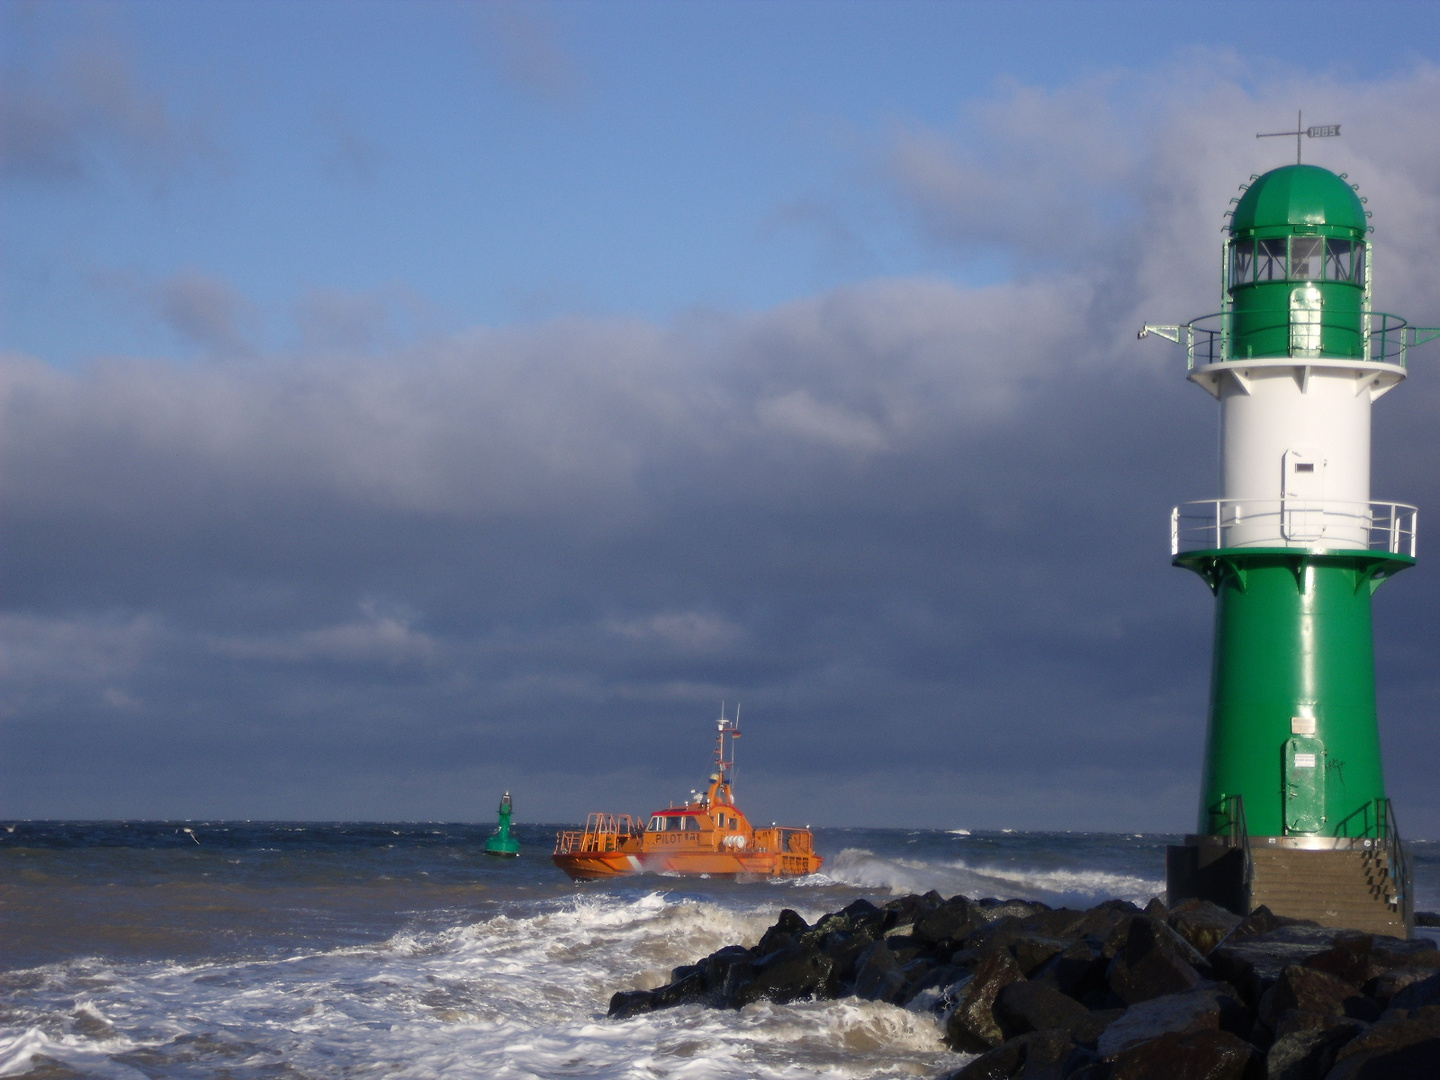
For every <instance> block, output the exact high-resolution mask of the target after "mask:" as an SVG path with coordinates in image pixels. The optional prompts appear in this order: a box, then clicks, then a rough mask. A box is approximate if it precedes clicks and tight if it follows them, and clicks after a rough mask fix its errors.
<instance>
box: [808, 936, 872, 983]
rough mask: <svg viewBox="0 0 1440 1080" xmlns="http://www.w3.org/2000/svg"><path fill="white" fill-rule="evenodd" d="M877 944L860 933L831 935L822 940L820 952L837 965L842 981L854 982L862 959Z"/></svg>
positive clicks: (869, 937)
mask: <svg viewBox="0 0 1440 1080" xmlns="http://www.w3.org/2000/svg"><path fill="white" fill-rule="evenodd" d="M874 944H875V939H874V938H872V937H871V936H870V935H869V934H867V933H865V932H863V931H859V932H856V933H853V934H850V933H840V932H835V933H829V934H826V935H825V936H824V937H823V938H822V939H821V940H820V951H821V952H823V953H824V954H825V955H826V956H828V957H830V959H831V961H832V962H833V963H834V964H835V974H836V976H837V977H839V978H840V979H841V980H842V981H854V978H855V973H856V972H857V971H858V970H859V965H860V958H861V957H862V956H863V955H864V954H865V953H866V951H867V950H869V948H870V947H871V946H872V945H874Z"/></svg>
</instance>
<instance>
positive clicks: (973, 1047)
mask: <svg viewBox="0 0 1440 1080" xmlns="http://www.w3.org/2000/svg"><path fill="white" fill-rule="evenodd" d="M1023 978H1025V976H1024V975H1022V974H1021V972H1020V966H1019V965H1018V964H1016V963H1015V958H1014V957H1013V956H1011V955H1010V954H1009V953H1008V952H1005V951H1000V952H995V953H992V954H991V955H990V956H989V957H988V958H986V959H985V960H983V961H982V962H981V963H980V966H979V967H977V968H976V969H975V974H974V975H973V976H971V978H970V981H969V982H967V983H966V984H965V990H964V993H962V994H961V996H960V1004H959V1005H957V1006H956V1007H955V1011H954V1012H953V1013H951V1014H950V1019H949V1021H948V1022H947V1023H946V1025H945V1043H946V1045H947V1046H949V1047H950V1048H951V1049H952V1050H959V1051H961V1052H963V1053H967V1054H980V1053H984V1052H985V1051H986V1050H990V1049H992V1048H994V1047H996V1046H999V1045H1000V1044H1001V1043H1002V1042H1004V1041H1005V1037H1004V1035H1003V1033H1002V1032H1001V1030H1000V1025H999V1023H998V1022H997V1021H996V1019H995V1012H994V1009H995V999H996V997H998V996H999V994H1000V991H1001V990H1003V989H1005V987H1007V986H1009V985H1010V984H1011V983H1013V982H1019V981H1020V980H1021V979H1023Z"/></svg>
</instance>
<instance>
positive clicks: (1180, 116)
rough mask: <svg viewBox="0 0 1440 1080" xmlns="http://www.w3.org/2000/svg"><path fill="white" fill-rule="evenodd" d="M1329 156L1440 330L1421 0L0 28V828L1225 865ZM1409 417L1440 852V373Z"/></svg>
mask: <svg viewBox="0 0 1440 1080" xmlns="http://www.w3.org/2000/svg"><path fill="white" fill-rule="evenodd" d="M1302 109H1303V110H1304V114H1305V117H1306V123H1307V124H1309V123H1312V122H1313V123H1317V124H1318V123H1338V124H1341V126H1342V135H1341V137H1340V138H1338V139H1330V140H1326V141H1324V142H1323V143H1322V142H1318V141H1316V142H1312V143H1310V144H1309V145H1308V146H1307V147H1306V151H1307V160H1309V161H1313V162H1315V163H1317V164H1322V165H1325V166H1327V167H1329V168H1332V169H1335V170H1336V171H1345V172H1347V174H1348V175H1349V177H1350V179H1351V180H1353V181H1355V182H1357V183H1358V184H1359V185H1360V190H1361V192H1362V194H1364V195H1365V196H1366V197H1367V199H1368V203H1367V206H1368V207H1369V208H1370V209H1371V210H1372V211H1373V213H1374V218H1373V223H1374V226H1375V233H1374V235H1373V240H1374V243H1375V282H1376V303H1377V306H1378V307H1380V308H1383V309H1385V310H1388V311H1393V312H1397V313H1399V314H1401V315H1403V316H1404V317H1406V318H1408V319H1409V320H1410V321H1411V322H1412V323H1415V324H1419V325H1425V326H1435V325H1440V274H1437V273H1436V252H1437V250H1440V136H1437V130H1440V129H1437V127H1436V123H1435V117H1436V115H1440V20H1436V19H1435V18H1434V8H1433V7H1432V6H1430V5H1429V4H1426V3H1383V2H1381V3H1370V4H1364V5H1361V4H1337V3H1324V2H1309V3H1286V2H1280V0H1276V2H1271V3H1266V4H1251V3H1246V4H1228V3H1184V2H1178V0H1177V2H1172V3H1158V2H1141V3H1114V2H1091V3H1065V2H1060V0H1045V2H1033V3H1026V2H1010V3H998V4H991V3H981V2H970V3H961V2H955V3H939V2H927V3H903V2H890V3H885V4H874V3H841V2H834V3H800V2H774V3H744V2H738V0H737V2H728V3H704V2H694V3H686V4H673V3H619V2H616V3H579V2H573V3H559V4H550V3H543V2H533V3H503V2H495V3H445V2H439V0H436V2H432V3H427V4H423V5H417V4H410V3H380V2H373V0H371V2H366V0H358V2H347V3H325V2H321V0H312V2H309V3H285V2H281V0H271V2H266V3H258V2H256V3H241V2H216V3H209V4H192V3H163V2H154V3H120V2H113V3H67V2H64V0H57V2H50V3H44V4H39V3H19V2H15V0H3V2H0V818H7V817H8V818H22V817H35V818H41V817H44V818H117V817H129V818H135V817H151V818H156V817H176V818H216V817H227V818H253V819H276V818H309V819H406V820H437V819H438V820H488V819H492V818H493V814H494V806H495V804H496V803H497V801H498V797H499V795H500V793H501V792H502V791H506V790H508V791H511V792H513V793H514V797H515V806H516V815H517V821H520V820H529V821H550V822H562V821H574V820H577V819H581V818H583V816H584V815H585V814H586V813H587V812H589V811H591V810H602V809H603V810H611V811H625V812H631V813H637V812H647V811H648V810H650V809H652V808H653V807H654V806H656V805H664V804H665V803H667V802H669V801H670V800H672V799H678V798H682V797H683V796H685V795H686V794H687V793H688V792H689V791H690V789H691V788H693V787H696V786H697V785H699V784H700V783H701V781H702V780H703V779H704V776H705V774H706V773H707V772H708V764H709V757H710V753H711V750H712V746H713V738H714V724H713V722H714V720H715V718H716V717H717V716H718V715H719V712H720V708H721V703H722V702H724V703H726V705H725V707H726V708H727V709H729V710H733V709H734V708H735V706H736V704H737V703H739V705H740V707H741V709H742V714H741V719H742V727H743V730H744V732H745V736H744V738H743V739H742V740H741V742H740V744H739V764H738V769H737V795H738V797H739V801H740V802H741V805H742V806H743V807H745V808H746V809H747V810H748V812H749V813H750V814H751V816H752V817H754V818H756V819H763V820H780V821H786V822H790V823H794V824H814V825H882V826H913V827H935V828H1001V827H1005V828H1060V829H1065V828H1071V829H1100V830H1123V831H1177V832H1179V831H1186V830H1189V829H1191V828H1193V822H1194V819H1195V814H1196V801H1197V799H1198V792H1199V772H1200V766H1201V756H1202V752H1203V739H1204V727H1205V710H1206V701H1207V695H1208V681H1209V651H1210V639H1211V633H1212V616H1213V600H1212V599H1211V597H1210V595H1209V593H1208V591H1207V589H1206V588H1205V586H1204V585H1203V583H1202V582H1201V581H1200V580H1199V579H1198V578H1196V577H1195V576H1193V575H1191V574H1188V573H1186V572H1184V571H1181V570H1177V569H1175V568H1173V567H1171V566H1170V559H1169V553H1168V550H1169V549H1168V542H1167V541H1168V521H1169V510H1170V507H1171V506H1172V505H1173V504H1175V503H1178V502H1181V501H1184V500H1188V499H1201V498H1207V497H1213V496H1214V495H1215V494H1217V485H1218V479H1217V476H1216V453H1217V439H1216V431H1217V409H1216V406H1215V403H1214V401H1213V400H1212V399H1211V398H1210V397H1209V396H1208V395H1206V394H1205V393H1203V392H1201V391H1200V390H1199V389H1198V388H1196V387H1194V386H1192V385H1189V384H1188V383H1187V382H1186V381H1185V378H1184V360H1183V356H1182V355H1179V354H1178V353H1177V352H1176V351H1175V350H1173V349H1171V348H1170V347H1168V346H1166V345H1165V344H1164V343H1163V342H1159V341H1157V340H1155V339H1153V338H1152V339H1149V340H1145V341H1137V340H1136V331H1137V330H1138V329H1139V328H1140V326H1141V325H1142V324H1143V323H1145V322H1178V321H1182V320H1185V319H1188V318H1191V317H1195V316H1198V315H1202V314H1205V313H1207V312H1210V311H1214V310H1215V309H1216V308H1217V307H1218V306H1219V296H1218V291H1219V282H1218V265H1219V255H1220V250H1221V243H1222V239H1223V236H1222V231H1221V230H1222V227H1223V222H1224V218H1223V216H1222V215H1223V213H1224V211H1225V210H1226V209H1227V208H1228V207H1229V206H1230V205H1231V199H1232V197H1234V196H1235V195H1236V194H1238V187H1239V185H1240V184H1241V183H1243V182H1245V181H1246V180H1248V178H1249V177H1250V175H1251V174H1252V173H1256V172H1263V171H1264V170H1266V169H1268V168H1272V167H1274V166H1277V165H1281V164H1285V163H1286V162H1287V161H1288V160H1291V157H1290V155H1292V154H1293V151H1294V146H1293V143H1292V142H1290V141H1289V140H1285V139H1273V140H1265V139H1260V140H1257V139H1256V138H1255V134H1256V133H1257V132H1263V131H1282V130H1286V129H1287V128H1289V127H1290V125H1292V124H1293V123H1294V120H1295V115H1296V111H1297V110H1302ZM1411 372H1412V376H1411V378H1410V379H1409V380H1408V381H1407V382H1406V383H1405V384H1404V385H1402V386H1401V387H1400V388H1399V389H1398V390H1396V391H1395V392H1394V393H1391V394H1390V395H1388V396H1387V397H1385V398H1384V399H1383V401H1381V402H1379V403H1378V404H1377V406H1376V412H1375V459H1374V484H1373V489H1374V492H1375V496H1376V497H1377V498H1387V499H1389V498H1393V499H1398V500H1400V501H1404V502H1409V503H1413V504H1416V505H1418V506H1419V507H1420V515H1419V519H1420V523H1421V533H1420V538H1421V560H1420V563H1419V565H1418V566H1417V567H1416V568H1415V569H1412V570H1410V571H1407V572H1406V573H1405V574H1403V575H1401V576H1399V577H1397V578H1396V579H1395V580H1394V581H1393V582H1391V583H1388V584H1387V585H1386V586H1385V587H1384V588H1383V589H1381V590H1380V591H1379V592H1378V593H1377V594H1376V597H1375V622H1376V661H1377V676H1378V680H1379V705H1380V714H1381V732H1382V744H1383V749H1384V756H1385V767H1386V770H1387V780H1388V786H1389V791H1390V795H1391V797H1392V798H1393V799H1394V800H1395V803H1396V807H1397V811H1398V819H1399V822H1400V824H1401V827H1402V829H1403V830H1404V831H1405V832H1406V833H1407V834H1408V835H1412V836H1429V837H1440V784H1436V783H1435V781H1434V778H1435V776H1436V775H1440V724H1437V719H1440V665H1437V662H1436V658H1437V656H1440V569H1437V565H1436V564H1435V563H1434V562H1433V561H1432V559H1431V558H1430V557H1429V550H1430V548H1429V545H1428V542H1427V540H1426V537H1427V532H1426V530H1425V522H1426V520H1427V515H1433V514H1434V512H1435V511H1434V509H1433V508H1435V507H1437V506H1440V423H1437V420H1440V347H1436V346H1432V347H1431V348H1430V349H1429V350H1428V351H1425V350H1421V351H1417V352H1416V353H1414V354H1413V355H1412V359H1411Z"/></svg>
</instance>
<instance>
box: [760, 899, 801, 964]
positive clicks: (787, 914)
mask: <svg viewBox="0 0 1440 1080" xmlns="http://www.w3.org/2000/svg"><path fill="white" fill-rule="evenodd" d="M809 928H810V924H809V923H807V922H806V921H805V920H804V919H802V918H801V917H800V915H799V914H798V913H797V912H794V911H791V910H790V909H789V908H785V909H783V910H782V911H781V912H780V917H779V918H778V919H776V920H775V925H774V926H772V927H770V929H769V930H766V931H765V934H764V936H763V937H761V938H760V944H758V945H756V946H755V955H756V956H762V957H763V956H769V955H770V954H771V953H774V952H780V951H781V950H782V949H789V948H791V947H792V946H794V944H795V937H796V935H798V934H802V933H804V932H805V931H806V930H808V929H809Z"/></svg>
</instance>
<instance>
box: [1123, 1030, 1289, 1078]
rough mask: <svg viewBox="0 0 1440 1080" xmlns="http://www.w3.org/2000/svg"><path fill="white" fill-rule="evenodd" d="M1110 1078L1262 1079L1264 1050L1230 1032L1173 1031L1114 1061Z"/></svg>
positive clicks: (1263, 1073) (1126, 1052)
mask: <svg viewBox="0 0 1440 1080" xmlns="http://www.w3.org/2000/svg"><path fill="white" fill-rule="evenodd" d="M1109 1075H1110V1080H1261V1078H1262V1077H1263V1076H1264V1075H1265V1059H1264V1057H1262V1056H1261V1054H1260V1051H1259V1050H1257V1049H1256V1048H1255V1047H1253V1046H1251V1045H1250V1044H1249V1043H1248V1042H1246V1041H1245V1040H1244V1039H1241V1038H1238V1037H1236V1036H1234V1035H1231V1034H1230V1033H1229V1032H1228V1031H1214V1030H1204V1031H1190V1032H1184V1033H1181V1032H1171V1033H1169V1034H1165V1035H1161V1036H1160V1037H1158V1038H1156V1039H1152V1040H1150V1041H1149V1042H1144V1043H1140V1044H1138V1045H1136V1046H1131V1047H1129V1048H1127V1049H1126V1050H1124V1051H1122V1052H1121V1053H1119V1054H1117V1055H1116V1056H1115V1057H1114V1058H1113V1059H1112V1060H1111V1062H1110V1074H1109Z"/></svg>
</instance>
